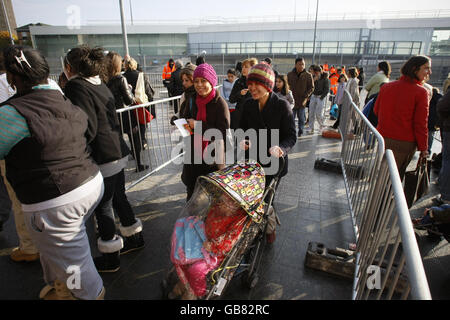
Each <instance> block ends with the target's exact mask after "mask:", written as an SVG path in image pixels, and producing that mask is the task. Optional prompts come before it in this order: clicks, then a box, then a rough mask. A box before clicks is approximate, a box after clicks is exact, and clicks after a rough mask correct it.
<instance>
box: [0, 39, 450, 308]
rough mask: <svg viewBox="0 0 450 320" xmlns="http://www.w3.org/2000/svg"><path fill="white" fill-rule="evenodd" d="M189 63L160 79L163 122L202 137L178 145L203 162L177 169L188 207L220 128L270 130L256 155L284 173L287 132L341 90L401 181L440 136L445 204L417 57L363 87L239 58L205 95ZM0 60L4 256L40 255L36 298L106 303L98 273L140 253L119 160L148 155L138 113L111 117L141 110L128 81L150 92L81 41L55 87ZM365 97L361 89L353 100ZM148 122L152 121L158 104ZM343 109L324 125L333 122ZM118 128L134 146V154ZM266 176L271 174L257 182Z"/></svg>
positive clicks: (447, 168)
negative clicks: (167, 114) (72, 282)
mask: <svg viewBox="0 0 450 320" xmlns="http://www.w3.org/2000/svg"><path fill="white" fill-rule="evenodd" d="M199 58H201V59H197V61H196V63H195V64H193V63H187V64H186V65H184V66H183V64H182V62H181V61H179V60H177V61H174V60H173V59H170V60H169V61H168V62H167V65H166V66H165V67H164V70H163V74H162V78H163V79H162V81H163V83H164V85H165V86H166V87H167V89H168V91H169V96H180V95H181V100H180V104H179V105H178V104H175V105H174V112H175V114H176V115H175V116H174V117H173V118H172V119H171V123H172V124H173V121H174V120H176V119H177V118H184V119H186V121H187V124H188V126H189V127H190V128H191V129H192V131H193V132H196V130H195V129H196V128H198V127H199V126H201V128H202V129H201V131H200V132H201V134H200V135H197V134H193V135H191V136H190V137H189V139H190V140H191V143H190V144H189V146H190V149H191V150H190V151H191V152H190V155H191V156H192V158H194V157H196V156H199V157H200V159H201V161H200V163H196V162H195V161H194V160H193V159H192V161H190V163H185V164H184V165H183V170H182V174H181V181H182V182H183V183H184V184H185V186H186V191H187V201H189V199H190V198H191V196H192V194H193V191H194V187H195V183H196V180H197V178H198V177H199V176H200V175H205V174H208V173H210V172H213V171H216V170H221V169H223V168H224V167H225V146H226V143H225V141H226V139H227V131H228V130H229V129H243V130H244V131H246V130H248V129H255V130H256V132H259V129H268V130H269V131H270V130H278V131H279V141H278V144H275V143H272V142H271V141H270V139H269V141H267V142H266V144H265V145H264V146H261V145H260V144H258V146H257V147H258V148H264V149H265V150H264V151H265V152H266V153H267V154H268V155H271V156H272V157H275V158H278V159H280V161H281V158H284V161H283V163H285V165H284V167H283V171H282V172H281V176H284V175H286V174H287V172H288V166H287V163H288V159H287V158H288V153H289V151H290V150H291V149H292V147H293V146H294V145H295V144H296V143H297V141H298V137H301V136H302V135H305V134H313V133H314V132H315V131H314V130H315V127H316V126H315V123H316V121H317V123H318V126H319V132H320V131H322V130H323V129H324V128H325V127H326V126H325V118H324V112H325V105H326V102H327V101H328V99H330V101H331V102H332V103H333V104H336V105H337V106H338V109H342V108H343V107H344V105H343V101H344V100H343V96H344V92H345V91H348V93H349V94H350V97H351V99H352V101H353V102H354V103H355V104H356V106H358V107H359V108H361V109H362V108H363V107H364V106H366V105H369V106H371V108H372V109H371V111H372V113H371V115H372V117H374V118H375V119H376V123H374V125H375V126H376V128H377V130H378V131H379V132H380V133H381V135H382V136H383V137H384V139H385V144H386V148H388V149H391V150H392V151H393V153H394V156H395V160H396V163H397V167H398V170H399V173H400V176H401V177H403V176H404V173H405V170H406V167H407V166H408V164H409V162H410V161H411V159H412V158H413V156H414V154H415V152H416V150H418V151H420V157H419V161H421V160H422V159H425V158H427V157H428V156H429V154H430V151H431V145H432V142H433V139H432V136H433V135H434V133H435V131H436V130H437V129H438V128H439V131H440V134H441V137H442V168H441V171H440V175H439V187H440V197H438V199H437V201H438V203H439V204H449V203H450V100H449V99H450V97H449V95H450V90H447V91H444V92H443V95H441V94H440V93H439V90H438V89H437V88H430V86H429V85H427V84H426V82H427V81H428V80H429V76H430V74H431V60H430V59H429V58H428V57H426V56H414V57H411V58H410V59H409V60H408V61H407V62H406V63H405V64H404V65H403V67H402V68H401V70H400V71H401V77H400V78H399V79H397V80H395V81H391V79H390V75H391V66H390V64H389V62H387V61H382V62H380V63H379V64H378V71H377V73H376V74H375V75H373V76H372V77H371V78H370V79H369V80H368V81H366V79H365V74H364V70H363V68H356V67H347V68H346V67H345V66H341V67H335V66H329V65H328V63H325V64H323V65H312V66H310V67H309V69H308V70H307V69H306V61H305V59H304V58H297V59H296V60H295V63H294V67H293V69H292V70H291V71H289V72H288V73H287V74H280V73H278V72H276V70H274V68H273V65H272V63H273V61H272V59H270V58H267V59H265V60H264V61H258V59H257V58H248V59H245V60H243V61H240V62H239V63H238V64H237V65H236V68H231V69H229V70H228V71H227V78H226V79H225V80H224V81H223V83H222V84H221V85H222V86H221V87H220V89H216V88H215V87H216V86H217V85H218V84H219V83H218V77H217V74H216V71H215V70H214V68H213V66H212V65H210V64H208V63H206V62H205V60H204V58H203V57H199ZM0 59H1V60H2V63H0V66H1V65H2V64H4V67H2V70H6V72H5V73H4V74H6V76H3V78H0V83H3V84H4V83H5V81H6V85H4V86H3V87H1V88H0V89H1V90H3V92H2V99H3V102H2V104H1V106H0V158H1V159H4V161H3V160H2V168H1V172H2V178H1V179H0V201H1V207H0V210H1V211H0V231H1V230H2V223H3V222H4V221H6V219H7V218H8V216H9V214H10V212H11V211H13V212H14V215H15V221H16V229H17V233H18V235H19V247H18V248H15V249H14V251H13V252H12V253H11V258H12V259H13V260H14V261H34V260H37V259H40V261H41V265H42V269H43V271H44V280H45V282H46V286H45V287H44V288H43V289H42V290H41V292H40V295H39V296H40V298H42V299H103V297H104V295H105V288H104V286H103V281H102V278H101V277H100V275H99V272H115V271H117V270H119V268H120V255H123V254H126V253H129V252H132V251H134V250H139V249H141V248H143V247H144V245H145V243H144V238H143V234H142V233H143V225H142V222H141V221H140V220H139V219H138V218H136V216H135V214H134V212H133V208H132V207H131V205H130V203H129V201H128V199H127V196H126V193H125V173H124V168H125V167H126V165H127V161H128V157H129V156H132V157H133V158H134V159H135V161H136V171H137V172H139V171H144V170H147V169H148V166H147V165H145V164H143V163H142V162H141V156H140V153H141V151H142V149H144V148H145V147H146V141H145V125H142V124H141V123H140V122H139V119H138V117H137V115H136V114H134V113H128V112H123V113H120V115H118V113H117V110H120V109H122V108H125V107H127V106H130V105H135V104H139V103H143V102H145V101H142V99H141V98H140V97H138V96H137V87H138V85H139V81H143V85H144V87H145V94H146V99H147V100H146V101H151V100H152V99H153V95H154V91H153V89H152V88H151V85H150V82H149V79H148V77H147V76H146V75H145V74H143V73H142V72H141V71H139V68H138V65H137V63H136V61H135V60H134V59H133V58H131V57H129V56H127V57H125V58H122V57H121V56H120V55H119V54H118V53H116V52H108V53H107V54H105V52H104V51H103V49H102V48H90V47H88V46H80V47H77V48H73V49H72V50H70V51H69V52H68V53H67V55H66V56H65V58H64V72H63V73H62V74H61V76H60V79H59V83H58V84H59V86H58V84H57V83H55V82H54V81H50V80H49V66H48V64H47V62H46V60H45V58H44V56H43V55H42V54H41V53H40V52H39V51H37V50H35V49H31V48H27V47H20V46H11V47H9V48H7V49H6V50H5V51H4V53H3V55H2V56H1V57H0ZM2 79H3V80H2ZM140 79H141V80H140ZM11 88H14V92H13V91H11ZM8 90H9V91H8ZM362 90H365V91H366V93H367V98H366V99H365V101H364V102H363V103H361V101H360V94H361V91H362ZM151 114H152V116H153V117H156V116H157V114H156V113H155V109H152V110H151ZM340 114H341V112H339V115H338V118H337V120H336V122H335V123H334V125H333V126H332V127H333V128H334V129H336V128H338V126H339V122H340V121H341V120H342V119H341V117H340ZM295 117H297V119H298V120H297V126H296V123H295V121H294V120H295ZM371 122H372V120H371ZM306 124H308V125H309V130H307V129H306ZM207 129H217V130H218V131H219V132H220V133H221V136H219V137H215V139H212V140H208V139H206V138H205V137H204V136H203V133H204V132H205V131H206V130H207ZM122 133H125V134H126V135H127V136H128V140H129V141H130V142H133V143H130V147H131V150H130V148H129V147H128V145H127V143H126V142H125V140H124V138H123V135H122ZM270 136H271V135H270V134H269V137H270ZM210 144H214V145H215V149H214V150H215V159H216V162H215V163H214V164H209V163H206V162H205V161H204V159H203V155H204V150H205V148H207V147H208V145H210ZM237 147H238V148H240V149H242V150H248V149H249V148H251V141H250V140H243V141H239V142H238V146H237ZM259 154H260V153H259V152H258V155H259ZM257 161H259V162H261V161H260V159H257ZM3 162H4V163H3ZM261 164H262V166H263V167H264V166H265V165H266V166H267V164H264V163H261ZM272 178H273V176H271V175H268V176H267V177H266V181H267V182H269V181H270V180H271V179H272ZM16 197H17V198H16ZM91 214H94V216H95V218H96V221H97V229H98V234H99V238H98V241H97V245H98V250H99V252H100V253H101V256H99V257H95V258H93V257H92V255H91V250H90V247H89V242H88V238H87V233H86V227H85V223H86V221H87V220H88V219H89V217H90V215H91ZM115 215H117V216H118V218H119V221H120V225H119V228H118V229H119V230H116V225H115V218H114V217H115ZM269 220H271V223H270V227H269V228H268V229H267V241H268V242H269V243H272V242H273V241H275V237H276V236H275V235H276V232H275V226H276V223H274V217H269ZM118 231H120V232H118ZM70 265H77V266H80V267H81V273H82V275H83V276H82V285H81V286H80V288H79V289H77V288H75V289H69V288H68V287H67V285H66V281H67V278H68V273H67V270H66V268H67V266H70ZM189 298H192V296H189Z"/></svg>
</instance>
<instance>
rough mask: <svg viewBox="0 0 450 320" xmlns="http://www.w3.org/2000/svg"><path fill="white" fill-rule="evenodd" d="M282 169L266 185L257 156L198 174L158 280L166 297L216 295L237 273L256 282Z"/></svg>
mask: <svg viewBox="0 0 450 320" xmlns="http://www.w3.org/2000/svg"><path fill="white" fill-rule="evenodd" d="M283 164H284V162H283ZM280 172H282V168H280V170H279V171H278V174H277V175H276V176H275V177H274V179H272V180H271V182H270V184H269V185H268V186H266V185H265V175H264V170H263V168H262V167H261V166H260V165H259V164H258V163H256V162H245V163H238V164H234V165H232V166H229V167H227V168H225V169H223V170H219V171H216V172H213V173H211V174H208V175H207V176H200V177H199V178H198V179H197V182H196V186H195V190H194V193H193V195H192V197H191V199H190V200H189V201H188V202H187V204H186V205H185V207H184V208H183V210H182V212H181V214H180V217H179V219H178V220H177V221H176V223H175V227H174V231H173V234H172V239H171V254H170V257H171V261H172V263H173V267H172V268H171V269H170V271H169V273H168V275H167V277H166V278H165V280H164V281H163V283H162V285H163V295H164V298H169V299H176V298H181V299H189V300H191V299H199V298H200V299H206V300H209V299H215V298H218V297H220V296H221V295H223V293H224V292H225V289H226V288H227V287H228V285H229V283H230V281H231V280H232V279H233V277H234V276H237V275H238V274H239V275H241V277H242V280H243V283H244V284H246V285H247V286H248V287H249V288H253V287H254V286H255V285H256V283H257V281H258V267H259V265H260V262H261V257H262V253H263V251H264V246H265V243H266V239H265V234H266V228H267V221H268V215H269V214H275V212H274V211H273V210H274V209H273V206H272V202H273V199H274V196H275V191H276V186H277V183H278V181H279V173H280ZM278 223H279V221H278Z"/></svg>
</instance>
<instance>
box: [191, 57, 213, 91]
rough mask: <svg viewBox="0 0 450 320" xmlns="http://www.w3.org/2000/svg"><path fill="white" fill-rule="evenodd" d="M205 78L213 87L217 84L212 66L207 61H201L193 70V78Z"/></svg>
mask: <svg viewBox="0 0 450 320" xmlns="http://www.w3.org/2000/svg"><path fill="white" fill-rule="evenodd" d="M199 77H200V78H205V79H206V80H208V81H209V83H211V85H212V86H213V87H215V86H217V74H216V71H214V68H213V67H212V66H211V65H210V64H207V63H202V64H201V65H199V66H198V67H197V68H195V71H194V80H195V78H199Z"/></svg>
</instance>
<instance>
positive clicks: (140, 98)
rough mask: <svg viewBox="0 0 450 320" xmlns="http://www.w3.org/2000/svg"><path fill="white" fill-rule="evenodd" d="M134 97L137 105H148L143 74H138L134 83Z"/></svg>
mask: <svg viewBox="0 0 450 320" xmlns="http://www.w3.org/2000/svg"><path fill="white" fill-rule="evenodd" d="M134 97H135V98H136V101H137V103H138V104H143V103H148V97H147V94H146V93H145V82H144V74H143V73H142V72H139V75H138V79H137V81H136V88H135V89H134Z"/></svg>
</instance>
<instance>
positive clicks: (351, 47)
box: [338, 41, 356, 54]
mask: <svg viewBox="0 0 450 320" xmlns="http://www.w3.org/2000/svg"><path fill="white" fill-rule="evenodd" d="M355 46H356V43H355V42H354V41H349V42H339V50H338V53H339V54H353V53H355Z"/></svg>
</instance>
